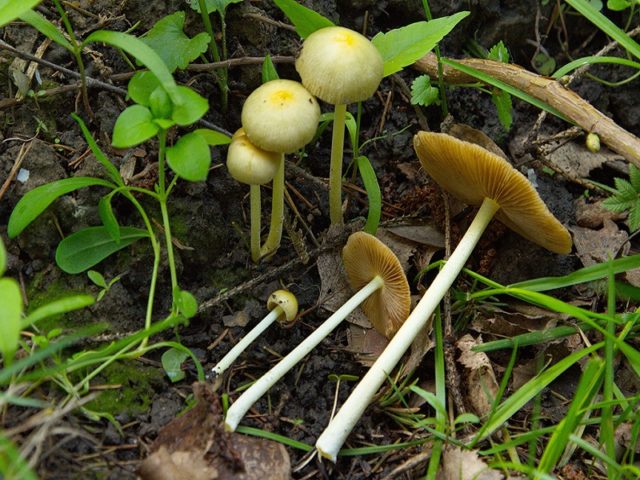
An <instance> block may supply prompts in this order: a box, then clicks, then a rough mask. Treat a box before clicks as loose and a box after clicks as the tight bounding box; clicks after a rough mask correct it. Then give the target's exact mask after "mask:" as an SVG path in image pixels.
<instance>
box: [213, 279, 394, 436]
mask: <svg viewBox="0 0 640 480" xmlns="http://www.w3.org/2000/svg"><path fill="white" fill-rule="evenodd" d="M383 285H384V282H383V280H382V277H380V276H378V275H376V276H375V277H374V278H373V279H372V280H371V281H370V282H369V283H367V284H366V285H365V286H364V287H362V288H361V289H360V290H359V291H358V292H357V293H356V294H355V295H354V296H352V297H351V298H350V299H349V300H348V301H347V302H346V303H345V304H344V305H342V306H341V307H340V308H339V309H338V310H336V312H335V313H334V314H333V315H331V316H330V317H329V318H327V319H326V320H325V321H324V322H323V323H322V325H320V326H319V327H318V328H316V329H315V330H314V331H313V333H312V334H311V335H309V336H308V337H307V338H305V339H304V341H302V343H300V344H299V345H298V346H297V347H296V348H294V349H293V350H292V351H291V353H289V354H288V355H287V356H286V357H284V358H283V359H282V360H280V361H279V362H278V363H277V364H276V365H275V366H274V367H273V368H272V369H271V370H269V371H268V372H267V373H265V374H264V375H263V376H262V377H260V378H259V379H258V380H257V381H256V382H255V383H254V384H253V385H251V387H249V388H248V389H247V390H245V392H244V393H243V394H242V395H240V397H239V398H238V399H237V400H236V401H235V402H234V403H233V405H231V407H230V408H229V410H228V411H227V416H226V418H225V429H226V430H227V431H231V432H233V431H235V429H236V427H237V426H238V424H239V423H240V420H242V417H244V415H245V414H246V413H247V411H248V410H249V409H250V408H251V406H252V405H253V404H254V403H256V402H257V401H258V399H259V398H260V397H262V396H263V395H264V394H265V393H266V392H267V391H268V390H269V389H270V388H271V387H272V386H273V385H274V384H275V383H276V382H277V381H278V380H280V379H281V378H282V377H283V376H284V375H285V374H286V373H287V372H288V371H289V370H291V369H292V368H293V367H294V366H295V365H296V364H297V363H298V362H299V361H300V360H302V359H303V358H304V357H305V356H306V355H307V354H308V353H309V352H310V351H311V350H313V348H314V347H315V346H316V345H318V344H319V343H320V342H321V341H322V339H324V338H326V337H327V335H329V334H330V333H331V332H332V331H333V329H334V328H336V327H337V326H338V324H339V323H340V322H342V320H344V319H345V318H347V316H348V315H349V314H350V313H351V312H353V311H354V310H355V309H356V308H357V307H358V305H360V304H361V303H362V302H364V301H365V300H366V299H367V298H368V297H369V296H370V295H371V294H372V293H374V292H375V291H376V290H378V289H380V288H382V286H383Z"/></svg>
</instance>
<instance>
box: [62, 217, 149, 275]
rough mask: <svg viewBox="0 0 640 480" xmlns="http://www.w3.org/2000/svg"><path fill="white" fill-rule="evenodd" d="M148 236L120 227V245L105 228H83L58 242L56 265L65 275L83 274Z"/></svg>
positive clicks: (129, 228) (135, 230)
mask: <svg viewBox="0 0 640 480" xmlns="http://www.w3.org/2000/svg"><path fill="white" fill-rule="evenodd" d="M148 236H149V234H148V232H147V231H146V230H141V229H139V228H133V227H121V228H120V243H116V242H114V241H113V239H112V238H111V235H109V232H108V231H107V229H106V228H105V227H89V228H85V229H83V230H79V231H77V232H75V233H73V234H71V235H69V236H68V237H67V238H65V239H64V240H62V241H61V242H60V244H59V245H58V248H57V249H56V263H57V264H58V266H59V267H60V269H62V270H63V271H64V272H66V273H80V272H84V271H85V270H88V269H90V268H91V267H93V266H95V265H97V264H98V263H100V262H101V261H102V260H104V259H105V258H107V257H108V256H110V255H111V254H113V253H115V252H117V251H118V250H122V249H123V248H125V247H127V246H129V245H131V244H132V243H133V242H135V241H136V240H139V239H141V238H145V237H148Z"/></svg>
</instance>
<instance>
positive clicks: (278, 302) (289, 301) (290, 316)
mask: <svg viewBox="0 0 640 480" xmlns="http://www.w3.org/2000/svg"><path fill="white" fill-rule="evenodd" d="M276 307H280V308H282V311H283V313H282V314H281V315H280V316H279V317H278V318H277V320H278V322H280V323H290V322H293V321H294V320H295V318H296V315H297V314H298V299H297V298H296V296H295V295H294V294H293V293H291V292H290V291H289V290H276V291H275V292H273V293H272V294H271V295H269V299H268V300H267V308H268V309H269V310H273V309H274V308H276Z"/></svg>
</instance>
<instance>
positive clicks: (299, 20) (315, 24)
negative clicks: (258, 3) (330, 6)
mask: <svg viewBox="0 0 640 480" xmlns="http://www.w3.org/2000/svg"><path fill="white" fill-rule="evenodd" d="M273 1H274V3H275V4H276V5H277V6H278V8H279V9H280V10H282V11H283V12H284V14H285V15H286V16H287V18H288V19H289V20H291V23H293V26H294V27H296V32H298V35H300V36H301V37H302V38H307V37H308V36H309V35H311V34H312V33H313V32H315V31H316V30H320V29H321V28H325V27H333V26H335V24H334V23H333V22H332V21H331V20H329V19H328V18H326V17H323V16H322V15H320V14H319V13H318V12H314V11H313V10H311V9H309V8H307V7H305V6H304V5H300V4H299V3H298V2H296V1H295V0H273Z"/></svg>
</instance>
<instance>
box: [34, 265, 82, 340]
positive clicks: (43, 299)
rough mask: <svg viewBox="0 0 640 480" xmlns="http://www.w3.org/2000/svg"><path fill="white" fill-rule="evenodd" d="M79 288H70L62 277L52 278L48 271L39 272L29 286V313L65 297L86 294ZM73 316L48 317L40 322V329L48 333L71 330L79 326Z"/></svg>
mask: <svg viewBox="0 0 640 480" xmlns="http://www.w3.org/2000/svg"><path fill="white" fill-rule="evenodd" d="M86 293H87V292H86V291H80V290H79V289H77V288H72V287H70V286H69V285H68V284H67V283H66V282H65V280H64V279H62V278H61V277H57V278H52V275H51V274H50V273H47V270H46V269H45V270H43V271H41V272H38V273H36V274H35V276H34V277H33V280H31V282H30V283H29V284H28V285H27V298H28V299H29V307H28V309H27V312H28V313H31V312H33V311H34V310H36V309H38V308H40V307H42V306H43V305H46V304H48V303H51V302H53V301H56V300H60V299H61V298H63V297H68V296H71V295H78V294H86ZM73 318H74V317H73V315H69V314H66V315H65V314H59V315H53V316H51V317H47V318H46V319H44V320H41V321H39V322H38V327H39V328H40V329H42V330H43V331H45V332H47V331H49V330H51V329H52V328H67V327H68V328H71V327H76V326H77V321H74V320H73Z"/></svg>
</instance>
